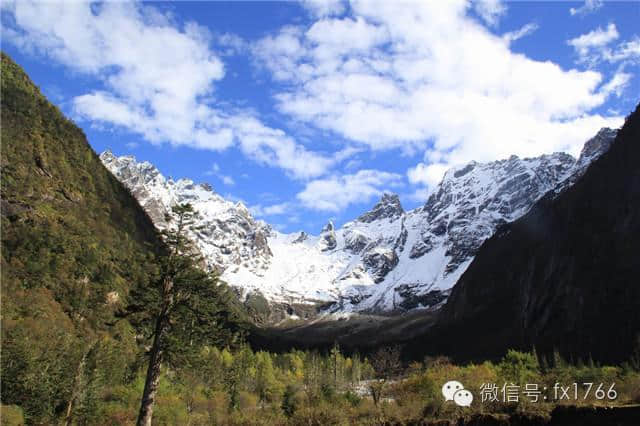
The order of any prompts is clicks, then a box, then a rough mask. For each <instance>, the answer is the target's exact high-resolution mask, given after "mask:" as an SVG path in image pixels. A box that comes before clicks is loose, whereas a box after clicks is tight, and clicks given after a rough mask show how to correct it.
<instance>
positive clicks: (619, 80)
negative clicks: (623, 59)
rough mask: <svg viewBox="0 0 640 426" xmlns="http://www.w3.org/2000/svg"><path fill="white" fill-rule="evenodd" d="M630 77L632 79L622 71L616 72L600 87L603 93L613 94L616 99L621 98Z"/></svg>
mask: <svg viewBox="0 0 640 426" xmlns="http://www.w3.org/2000/svg"><path fill="white" fill-rule="evenodd" d="M631 77H633V75H631V74H629V73H626V72H623V71H618V72H617V73H615V74H614V76H613V78H611V80H609V81H608V82H607V83H606V84H604V85H603V86H602V91H603V92H604V93H608V94H615V95H616V96H617V97H620V96H622V92H623V91H624V89H625V88H626V87H627V85H628V84H629V81H630V80H631Z"/></svg>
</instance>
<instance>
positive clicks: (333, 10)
mask: <svg viewBox="0 0 640 426" xmlns="http://www.w3.org/2000/svg"><path fill="white" fill-rule="evenodd" d="M300 2H301V3H302V6H303V7H305V8H306V9H307V10H308V11H309V12H311V13H312V14H313V15H314V16H316V17H318V18H323V17H325V16H332V15H340V14H342V13H343V12H344V11H345V6H344V2H343V1H342V0H300Z"/></svg>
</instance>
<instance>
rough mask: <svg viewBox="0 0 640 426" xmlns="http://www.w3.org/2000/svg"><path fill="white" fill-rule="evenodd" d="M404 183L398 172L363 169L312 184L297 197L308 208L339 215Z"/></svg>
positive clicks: (318, 180) (307, 185) (312, 182)
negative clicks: (348, 208)
mask: <svg viewBox="0 0 640 426" xmlns="http://www.w3.org/2000/svg"><path fill="white" fill-rule="evenodd" d="M401 180H402V176H400V175H399V174H397V173H389V172H383V171H379V170H360V171H358V172H357V173H354V174H347V175H341V176H331V177H327V178H323V179H317V180H313V181H311V182H308V183H307V184H306V187H305V188H304V190H303V191H301V192H300V193H298V195H297V198H298V200H299V201H300V202H301V203H302V205H303V206H304V207H306V208H308V209H312V210H321V211H330V212H339V211H341V210H343V209H345V208H346V207H348V206H349V205H351V204H355V203H363V202H367V201H369V200H371V198H373V197H377V196H380V195H382V193H383V192H384V190H385V189H388V188H390V187H395V186H398V185H400V183H401Z"/></svg>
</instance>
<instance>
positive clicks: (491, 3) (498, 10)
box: [472, 0, 507, 26]
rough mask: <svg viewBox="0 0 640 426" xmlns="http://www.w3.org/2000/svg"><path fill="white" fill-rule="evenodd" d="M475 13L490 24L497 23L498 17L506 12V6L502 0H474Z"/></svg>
mask: <svg viewBox="0 0 640 426" xmlns="http://www.w3.org/2000/svg"><path fill="white" fill-rule="evenodd" d="M472 4H473V8H474V9H475V11H476V13H477V14H478V15H480V17H481V18H482V19H483V20H484V21H485V22H486V23H487V24H488V25H490V26H496V25H498V22H499V21H500V18H501V17H502V16H504V15H505V14H506V13H507V6H505V4H504V3H503V2H502V0H474V1H472Z"/></svg>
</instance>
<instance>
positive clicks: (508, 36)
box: [502, 22, 538, 43]
mask: <svg viewBox="0 0 640 426" xmlns="http://www.w3.org/2000/svg"><path fill="white" fill-rule="evenodd" d="M537 29H538V24H536V23H535V22H530V23H528V24H526V25H523V26H522V27H521V28H519V29H517V30H515V31H510V32H508V33H505V34H503V35H502V39H503V40H505V41H506V42H508V43H511V42H514V41H516V40H519V39H521V38H522V37H526V36H528V35H531V34H533V33H534V32H536V30H537Z"/></svg>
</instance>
